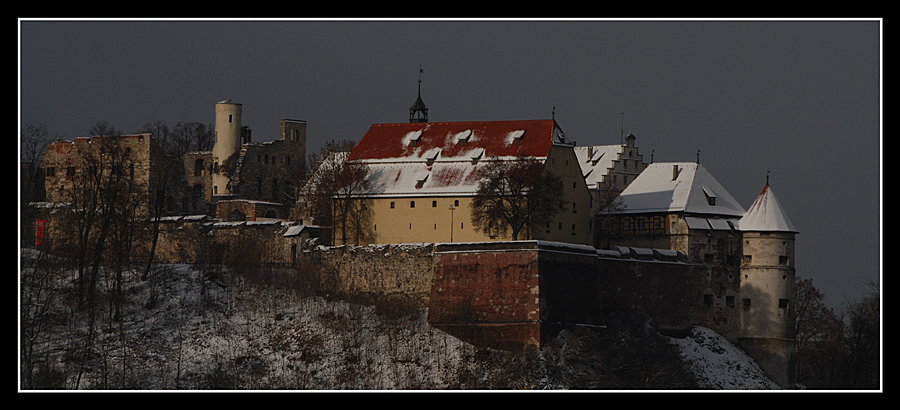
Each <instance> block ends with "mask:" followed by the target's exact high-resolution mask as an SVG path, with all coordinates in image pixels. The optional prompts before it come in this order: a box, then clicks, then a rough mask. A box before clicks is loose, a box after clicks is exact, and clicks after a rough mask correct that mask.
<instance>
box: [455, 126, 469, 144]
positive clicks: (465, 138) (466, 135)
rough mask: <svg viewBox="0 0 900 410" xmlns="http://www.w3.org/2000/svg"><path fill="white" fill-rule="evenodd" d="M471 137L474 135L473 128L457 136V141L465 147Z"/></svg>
mask: <svg viewBox="0 0 900 410" xmlns="http://www.w3.org/2000/svg"><path fill="white" fill-rule="evenodd" d="M471 137H472V131H471V130H469V131H465V132H463V133H461V134H459V135H458V136H457V137H456V142H457V143H458V144H459V146H460V147H464V146H466V143H467V142H469V138H471Z"/></svg>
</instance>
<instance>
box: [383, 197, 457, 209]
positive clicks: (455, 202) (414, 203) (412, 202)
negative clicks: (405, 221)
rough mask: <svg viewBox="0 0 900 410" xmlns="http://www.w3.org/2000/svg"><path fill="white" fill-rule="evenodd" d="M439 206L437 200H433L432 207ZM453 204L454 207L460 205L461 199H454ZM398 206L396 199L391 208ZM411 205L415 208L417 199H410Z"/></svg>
mask: <svg viewBox="0 0 900 410" xmlns="http://www.w3.org/2000/svg"><path fill="white" fill-rule="evenodd" d="M437 206H438V205H437V201H431V207H432V208H437ZM453 206H454V207H459V200H458V199H457V200H454V201H453ZM396 207H397V203H396V202H394V201H391V209H394V208H396ZM409 207H410V208H415V207H416V201H409Z"/></svg>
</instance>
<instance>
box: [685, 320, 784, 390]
mask: <svg viewBox="0 0 900 410" xmlns="http://www.w3.org/2000/svg"><path fill="white" fill-rule="evenodd" d="M691 333H692V334H691V336H690V337H685V338H682V339H677V338H673V339H672V343H673V344H675V345H677V346H678V349H679V350H680V351H681V355H682V357H683V358H684V360H685V362H687V363H688V367H689V368H690V370H691V371H692V372H693V373H694V376H695V377H696V378H697V382H698V383H700V384H701V385H702V386H704V387H706V388H710V389H717V390H780V389H781V387H779V386H778V385H777V384H775V383H774V382H772V381H771V380H769V379H768V378H767V377H766V376H765V375H764V374H763V372H762V370H760V368H759V366H758V365H757V364H756V362H754V361H753V359H751V358H750V357H749V356H747V354H745V353H744V352H743V351H742V350H741V349H739V348H738V347H736V346H734V345H733V344H731V343H730V342H728V341H727V340H725V338H723V337H722V336H720V335H719V334H718V333H716V332H713V331H712V330H709V329H707V328H704V327H695V328H694V329H693V330H692V331H691Z"/></svg>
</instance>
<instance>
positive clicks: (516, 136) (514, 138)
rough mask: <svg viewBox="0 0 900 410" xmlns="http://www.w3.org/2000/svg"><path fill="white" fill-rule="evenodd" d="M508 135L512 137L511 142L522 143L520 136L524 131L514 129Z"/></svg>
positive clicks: (514, 143)
mask: <svg viewBox="0 0 900 410" xmlns="http://www.w3.org/2000/svg"><path fill="white" fill-rule="evenodd" d="M510 136H511V137H512V144H513V145H519V144H520V143H522V137H524V136H525V131H522V130H518V131H514V132H512V133H511V134H510Z"/></svg>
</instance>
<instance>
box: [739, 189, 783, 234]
mask: <svg viewBox="0 0 900 410" xmlns="http://www.w3.org/2000/svg"><path fill="white" fill-rule="evenodd" d="M740 229H741V231H744V232H750V231H754V232H755V231H760V232H764V231H769V232H773V231H774V232H797V230H796V229H795V228H794V224H793V223H791V220H790V219H789V218H788V216H787V213H786V212H784V208H782V207H781V204H780V203H779V202H778V199H776V198H775V193H773V192H772V187H770V186H769V185H768V184H767V185H766V186H765V187H764V188H763V190H762V192H760V193H759V196H758V197H756V201H753V205H751V206H750V209H748V210H747V212H746V213H745V214H744V216H743V217H742V218H741V222H740Z"/></svg>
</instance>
